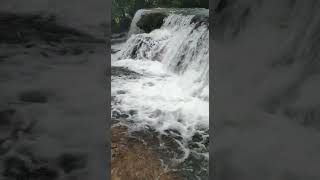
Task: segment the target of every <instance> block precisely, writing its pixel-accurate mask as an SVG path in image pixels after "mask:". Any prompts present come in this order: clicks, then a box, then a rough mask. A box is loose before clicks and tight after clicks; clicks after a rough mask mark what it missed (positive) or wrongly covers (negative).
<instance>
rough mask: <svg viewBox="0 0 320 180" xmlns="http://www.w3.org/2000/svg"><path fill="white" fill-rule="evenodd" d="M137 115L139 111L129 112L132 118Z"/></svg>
mask: <svg viewBox="0 0 320 180" xmlns="http://www.w3.org/2000/svg"><path fill="white" fill-rule="evenodd" d="M137 113H138V111H137V110H133V109H131V110H130V111H129V114H130V115H131V116H133V115H135V114H137Z"/></svg>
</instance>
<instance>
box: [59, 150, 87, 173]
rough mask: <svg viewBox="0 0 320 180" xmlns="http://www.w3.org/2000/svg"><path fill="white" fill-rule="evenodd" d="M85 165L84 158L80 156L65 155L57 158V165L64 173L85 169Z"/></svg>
mask: <svg viewBox="0 0 320 180" xmlns="http://www.w3.org/2000/svg"><path fill="white" fill-rule="evenodd" d="M86 163H87V162H86V157H85V156H84V155H81V154H71V153H66V154H63V155H61V156H60V157H58V165H59V167H61V168H62V169H63V170H64V172H66V173H70V172H72V171H73V170H76V169H82V168H85V167H86Z"/></svg>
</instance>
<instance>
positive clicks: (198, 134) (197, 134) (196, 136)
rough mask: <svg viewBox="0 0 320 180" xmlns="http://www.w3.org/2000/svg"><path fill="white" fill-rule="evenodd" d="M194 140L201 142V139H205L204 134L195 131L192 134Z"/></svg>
mask: <svg viewBox="0 0 320 180" xmlns="http://www.w3.org/2000/svg"><path fill="white" fill-rule="evenodd" d="M192 141H193V142H201V141H203V138H202V135H201V134H200V133H195V134H194V135H193V136H192Z"/></svg>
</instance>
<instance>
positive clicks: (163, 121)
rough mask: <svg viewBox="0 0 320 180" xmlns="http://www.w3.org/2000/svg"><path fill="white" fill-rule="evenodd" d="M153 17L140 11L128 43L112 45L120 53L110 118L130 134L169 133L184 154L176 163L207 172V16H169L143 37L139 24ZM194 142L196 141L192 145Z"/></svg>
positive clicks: (180, 12)
mask: <svg viewBox="0 0 320 180" xmlns="http://www.w3.org/2000/svg"><path fill="white" fill-rule="evenodd" d="M156 11H157V12H159V11H160V10H159V9H156ZM161 11H163V9H161ZM152 12H154V10H139V11H138V12H137V13H136V15H135V17H134V19H133V21H132V24H131V29H130V31H129V33H128V36H129V38H128V40H127V41H126V43H124V44H121V45H114V48H116V47H117V48H118V49H119V50H120V51H118V52H117V53H115V54H113V55H112V67H113V68H114V72H115V71H117V72H116V73H114V74H113V76H112V88H111V89H112V92H111V93H112V97H113V101H112V113H113V118H115V119H117V120H118V121H120V122H119V123H120V124H126V125H128V126H129V127H131V128H132V129H134V130H141V129H144V128H146V127H151V128H153V129H155V130H156V131H157V132H159V133H161V134H165V135H169V136H172V133H173V134H174V137H179V138H174V140H175V141H176V143H177V144H179V146H180V148H181V150H182V152H183V153H182V154H179V155H177V157H176V158H177V160H178V161H180V162H184V161H185V160H186V159H187V158H190V157H197V158H196V159H197V160H193V163H191V164H197V166H199V164H202V163H204V165H201V166H202V167H207V165H208V160H209V151H208V148H209V147H208V145H209V134H208V131H209V25H208V18H207V17H208V10H205V9H193V10H186V9H184V10H174V9H170V10H167V11H166V17H165V18H164V19H163V24H162V26H161V27H160V28H158V29H154V30H152V31H151V32H150V33H144V32H143V30H142V29H140V28H139V27H137V23H138V21H139V20H140V18H141V17H142V16H143V15H145V14H149V13H152ZM116 68H117V69H116ZM120 71H121V72H120ZM119 117H120V118H119ZM194 138H199V139H198V140H197V142H195V141H194V140H193V139H194ZM192 147H196V148H192ZM187 164H188V163H187ZM187 166H190V164H189V165H187ZM192 168H194V167H192ZM199 171H201V172H202V171H205V172H206V171H207V169H206V168H201V169H200V170H199ZM204 174H206V173H204Z"/></svg>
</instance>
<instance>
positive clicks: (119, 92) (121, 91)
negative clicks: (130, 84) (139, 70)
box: [117, 90, 127, 94]
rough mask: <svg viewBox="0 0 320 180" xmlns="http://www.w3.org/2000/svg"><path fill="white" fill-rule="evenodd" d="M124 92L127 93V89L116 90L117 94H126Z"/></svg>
mask: <svg viewBox="0 0 320 180" xmlns="http://www.w3.org/2000/svg"><path fill="white" fill-rule="evenodd" d="M126 93H127V91H124V90H119V91H117V94H126Z"/></svg>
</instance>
